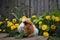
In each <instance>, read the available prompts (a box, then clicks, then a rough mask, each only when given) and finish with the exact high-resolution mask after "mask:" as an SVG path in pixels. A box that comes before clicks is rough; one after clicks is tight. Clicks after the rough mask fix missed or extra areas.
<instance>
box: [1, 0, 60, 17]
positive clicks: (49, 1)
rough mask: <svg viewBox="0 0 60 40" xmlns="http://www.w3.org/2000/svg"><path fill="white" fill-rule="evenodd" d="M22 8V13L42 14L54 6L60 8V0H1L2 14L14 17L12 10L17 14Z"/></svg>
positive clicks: (29, 14)
mask: <svg viewBox="0 0 60 40" xmlns="http://www.w3.org/2000/svg"><path fill="white" fill-rule="evenodd" d="M15 8H18V9H20V12H21V13H20V14H21V15H27V16H28V17H30V16H31V15H38V16H39V15H41V14H42V13H43V12H50V11H51V9H52V8H57V9H60V0H0V15H2V16H4V17H5V16H7V17H10V18H11V17H12V15H11V12H12V11H11V10H14V12H15V14H16V15H19V14H18V11H17V10H16V9H15Z"/></svg>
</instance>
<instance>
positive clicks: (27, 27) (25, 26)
mask: <svg viewBox="0 0 60 40" xmlns="http://www.w3.org/2000/svg"><path fill="white" fill-rule="evenodd" d="M17 29H18V32H19V33H21V30H24V32H26V34H27V35H26V36H28V37H30V36H37V35H38V29H37V28H36V27H35V25H34V24H33V23H32V22H31V20H28V18H24V19H22V22H21V24H20V25H19V26H18V28H17Z"/></svg>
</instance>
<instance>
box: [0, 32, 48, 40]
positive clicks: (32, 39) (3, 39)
mask: <svg viewBox="0 0 60 40" xmlns="http://www.w3.org/2000/svg"><path fill="white" fill-rule="evenodd" d="M6 35H8V34H6V33H0V40H47V37H43V36H36V37H30V38H19V39H15V37H6Z"/></svg>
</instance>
